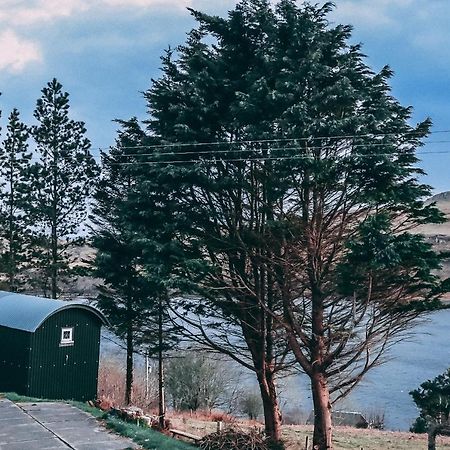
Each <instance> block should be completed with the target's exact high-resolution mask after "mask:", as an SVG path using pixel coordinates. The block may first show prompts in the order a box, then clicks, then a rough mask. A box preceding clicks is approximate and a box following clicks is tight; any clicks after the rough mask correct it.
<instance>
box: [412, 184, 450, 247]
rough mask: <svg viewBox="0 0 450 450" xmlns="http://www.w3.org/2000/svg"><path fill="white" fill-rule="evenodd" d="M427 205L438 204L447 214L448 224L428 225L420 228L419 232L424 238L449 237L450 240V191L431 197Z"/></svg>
mask: <svg viewBox="0 0 450 450" xmlns="http://www.w3.org/2000/svg"><path fill="white" fill-rule="evenodd" d="M426 203H427V204H430V203H436V206H437V207H438V208H439V209H440V210H441V211H442V212H443V213H444V214H445V216H446V217H447V222H444V223H440V224H427V225H423V226H421V227H419V229H418V230H417V231H418V232H419V233H420V234H423V235H424V236H430V237H431V236H433V237H438V236H442V237H447V238H448V239H449V240H450V191H447V192H441V193H440V194H436V195H434V196H433V197H431V198H430V199H429V200H427V202H426Z"/></svg>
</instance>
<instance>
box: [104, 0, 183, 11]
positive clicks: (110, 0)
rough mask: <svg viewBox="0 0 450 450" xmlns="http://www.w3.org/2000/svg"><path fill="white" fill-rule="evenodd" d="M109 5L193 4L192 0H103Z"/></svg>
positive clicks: (148, 6) (139, 6) (157, 5)
mask: <svg viewBox="0 0 450 450" xmlns="http://www.w3.org/2000/svg"><path fill="white" fill-rule="evenodd" d="M101 3H103V4H104V5H106V6H109V7H127V8H145V9H147V8H154V7H161V6H165V7H172V8H173V7H176V8H181V9H185V8H186V7H188V6H192V0H102V1H101Z"/></svg>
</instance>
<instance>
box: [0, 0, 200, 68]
mask: <svg viewBox="0 0 450 450" xmlns="http://www.w3.org/2000/svg"><path fill="white" fill-rule="evenodd" d="M193 1H194V0H0V30H6V31H2V32H1V31H0V51H1V54H0V68H1V69H3V70H6V71H9V72H15V73H16V72H20V71H22V70H24V69H25V68H26V67H27V65H28V64H29V63H31V62H36V61H42V54H43V53H45V52H44V51H43V50H42V49H43V47H44V46H45V45H46V42H45V40H44V39H45V38H42V37H41V38H35V40H34V41H32V40H30V38H29V37H28V36H33V35H35V36H36V31H37V36H39V35H42V33H41V32H42V31H45V29H46V28H45V27H48V26H49V25H52V24H54V23H58V22H60V21H61V20H68V19H70V20H72V19H75V20H79V19H80V18H82V17H83V15H85V14H89V15H90V17H92V16H95V17H101V16H102V15H105V14H107V13H113V14H114V13H115V12H116V11H117V10H119V9H124V8H127V9H132V10H133V11H137V12H139V11H140V10H150V9H152V8H156V9H159V10H161V9H164V10H167V9H173V8H176V9H180V8H182V9H183V10H184V9H185V8H186V7H187V6H192V2H193ZM81 20H83V19H81Z"/></svg>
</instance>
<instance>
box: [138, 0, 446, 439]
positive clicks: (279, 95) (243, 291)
mask: <svg viewBox="0 0 450 450" xmlns="http://www.w3.org/2000/svg"><path fill="white" fill-rule="evenodd" d="M331 8H332V6H331V3H327V4H326V5H325V6H324V7H322V8H320V7H319V6H314V5H311V4H304V5H302V6H299V5H298V4H297V2H295V1H294V0H281V1H280V2H278V4H277V5H275V6H272V5H271V2H269V1H266V0H245V1H244V0H243V1H240V2H238V3H237V5H236V7H235V8H234V9H233V10H231V11H230V12H229V14H228V17H226V18H220V17H217V16H210V15H207V14H204V13H201V12H198V11H193V10H191V13H192V15H193V17H194V19H195V20H196V21H197V27H196V28H195V29H194V30H192V31H191V32H190V33H189V35H188V38H187V40H186V42H185V43H184V44H183V45H181V46H179V47H178V48H177V49H176V51H171V50H169V51H167V52H166V53H165V55H164V56H163V58H162V75H161V76H160V77H159V79H157V80H154V81H153V84H152V86H151V87H150V89H149V90H148V91H147V92H146V93H145V98H146V100H147V103H148V110H149V120H148V121H147V125H148V134H149V135H151V136H152V139H154V140H155V141H156V143H158V144H159V146H158V147H152V150H151V153H150V154H149V155H148V156H147V159H143V160H141V161H145V164H146V168H145V169H142V168H141V171H142V179H141V180H142V183H143V185H145V186H146V187H147V190H146V191H145V192H147V193H148V195H146V196H145V198H146V199H147V198H151V199H152V202H146V201H144V202H142V203H138V205H139V206H138V207H137V208H136V210H137V211H139V213H138V216H140V217H141V218H142V219H143V220H144V217H145V219H146V220H148V221H149V222H150V220H149V219H150V218H151V217H154V216H153V215H154V214H155V210H157V211H158V215H157V218H158V220H159V221H161V223H164V222H165V223H166V224H168V225H167V226H166V227H165V228H164V229H165V230H166V231H167V230H170V233H168V236H171V237H172V242H173V244H172V246H171V247H165V248H171V249H176V251H174V254H176V257H175V258H173V259H171V260H169V258H167V260H166V262H168V263H169V264H170V274H171V283H172V286H173V287H175V288H177V289H178V290H179V291H180V292H181V293H182V294H183V301H182V302H180V308H185V309H186V310H187V311H188V312H187V313H186V315H185V317H186V316H188V317H189V318H190V317H192V316H193V315H195V313H197V314H198V315H200V316H206V317H207V319H204V320H199V321H197V323H196V324H192V323H190V326H191V330H192V329H193V328H194V329H195V330H196V331H198V333H197V336H196V338H197V339H200V338H201V339H203V341H206V342H207V344H208V345H210V346H212V347H214V348H215V349H216V350H219V351H223V352H225V353H227V352H228V354H229V355H230V356H232V357H233V358H235V359H236V360H237V361H239V362H240V363H241V364H243V365H245V366H246V367H247V368H249V369H251V370H254V371H255V372H256V374H257V376H258V379H259V380H260V386H264V385H268V384H267V383H268V382H270V381H273V377H274V374H275V373H278V372H279V371H280V370H282V369H284V368H285V366H284V362H285V361H286V359H285V356H286V354H285V353H283V351H285V349H286V347H285V343H286V338H288V341H289V346H290V348H291V350H292V351H293V353H294V355H295V359H296V361H297V363H298V364H299V365H300V366H301V369H302V370H303V371H304V372H305V373H306V374H308V375H309V376H310V377H311V379H312V380H313V379H316V380H317V379H318V378H321V379H322V380H323V381H321V383H317V384H316V386H314V387H313V389H315V392H314V393H315V394H317V395H315V396H313V397H314V398H316V399H319V398H320V397H321V396H322V397H323V396H324V395H328V394H329V393H331V394H334V398H339V397H342V396H345V395H346V394H347V393H348V392H349V391H350V390H351V389H352V388H353V387H354V386H356V384H357V383H358V382H359V381H360V380H361V379H362V377H363V376H364V374H365V373H366V372H367V371H368V370H370V369H371V368H372V367H374V366H375V365H377V364H380V363H381V362H382V361H383V359H382V358H383V355H384V353H385V352H386V351H387V350H388V349H389V347H390V345H392V343H394V342H396V341H397V340H398V339H399V338H400V337H401V336H404V335H405V333H407V332H408V331H409V329H410V327H411V326H412V325H413V324H414V323H415V320H416V319H417V318H418V316H419V315H420V314H422V313H425V312H426V311H428V310H430V309H432V308H435V307H436V306H438V303H439V296H440V295H441V293H442V291H443V289H444V286H442V285H440V283H439V280H438V279H437V278H436V277H435V276H434V275H433V271H434V270H435V269H436V268H438V267H439V259H440V258H439V256H438V255H435V254H434V253H433V251H432V250H431V248H430V247H429V246H428V245H427V244H426V243H425V242H424V241H423V239H422V238H421V237H419V236H416V235H414V234H413V233H412V231H411V230H413V229H414V227H415V226H416V225H419V224H422V223H429V222H442V220H443V216H442V214H441V213H440V212H439V211H438V210H437V209H436V208H435V207H434V206H433V205H429V206H426V205H424V202H423V199H424V198H426V197H427V196H429V195H430V187H429V186H427V185H425V184H422V183H421V182H420V181H419V176H420V175H422V171H421V169H419V168H418V167H417V163H418V159H417V157H416V150H417V149H418V148H420V146H421V145H422V140H423V138H425V137H426V136H427V135H428V133H429V129H430V127H431V121H430V120H429V119H425V120H424V121H423V122H421V123H419V124H417V125H416V126H412V125H411V115H412V109H411V108H409V107H404V106H402V105H401V104H400V103H399V102H398V101H397V100H396V99H395V98H394V97H393V96H392V94H391V91H390V87H389V82H390V78H391V77H392V71H391V69H390V68H389V67H384V68H382V69H381V70H380V71H379V72H378V73H375V72H374V71H373V70H372V69H371V68H370V67H369V66H368V65H367V63H366V60H365V57H364V55H363V53H362V51H361V47H360V46H359V45H351V44H350V43H349V41H350V38H351V27H350V26H346V25H331V24H330V22H329V20H328V18H327V14H328V13H329V12H330V9H331ZM166 143H171V144H170V145H165V144H166ZM147 166H148V167H147ZM142 167H144V165H142ZM141 192H144V190H142V191H141ZM156 198H157V199H158V201H157V202H156V201H155V199H156ZM155 205H157V207H156V208H155ZM157 241H158V240H157V239H156V240H153V241H152V242H157ZM156 247H157V248H159V247H158V246H156ZM150 248H153V247H150ZM189 294H191V295H189ZM180 315H182V314H180ZM205 323H206V324H207V325H209V327H205V326H204V325H205ZM205 328H208V330H207V331H205ZM199 336H200V337H199ZM280 361H283V364H280V365H278V363H279V362H280ZM271 371H272V372H271ZM318 374H319V375H320V377H317V376H316V377H314V375H318ZM264 378H265V379H264ZM263 379H264V382H262V381H263ZM265 383H266V384H265ZM319 391H320V392H319ZM266 394H267V393H266ZM266 398H267V395H266ZM271 401H272V403H275V401H274V399H272V400H271ZM316 406H317V408H316ZM315 409H316V411H319V405H315ZM325 414H329V410H328V409H327V410H324V408H322V410H320V411H319V412H318V413H317V415H316V417H317V418H318V419H319V418H320V416H321V415H325ZM322 431H323V430H322ZM319 434H320V433H319ZM314 439H315V442H314V445H317V446H318V447H319V448H326V447H327V446H328V445H331V443H330V442H324V439H327V437H326V436H323V434H322V435H321V436H320V439H322V441H320V442H318V441H317V439H318V435H315V438H314ZM316 441H317V442H316Z"/></svg>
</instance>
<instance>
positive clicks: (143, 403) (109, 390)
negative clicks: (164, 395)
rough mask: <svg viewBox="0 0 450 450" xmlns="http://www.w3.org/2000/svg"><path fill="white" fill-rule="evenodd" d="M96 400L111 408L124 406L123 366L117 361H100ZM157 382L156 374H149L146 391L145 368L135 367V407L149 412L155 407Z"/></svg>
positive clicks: (105, 359) (133, 397)
mask: <svg viewBox="0 0 450 450" xmlns="http://www.w3.org/2000/svg"><path fill="white" fill-rule="evenodd" d="M97 396H98V399H99V400H100V401H101V402H103V403H106V404H110V405H111V406H116V407H120V406H125V364H124V362H121V361H120V360H118V359H114V358H104V359H102V360H101V361H100V367H99V375H98V394H97ZM157 396H158V382H157V378H156V374H154V373H150V374H149V383H148V391H147V386H146V377H145V367H141V366H136V368H135V370H134V383H133V392H132V400H133V404H134V405H135V406H138V407H139V408H142V409H145V410H149V409H153V408H155V407H156V406H157V404H158V400H157V398H158V397H157Z"/></svg>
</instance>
